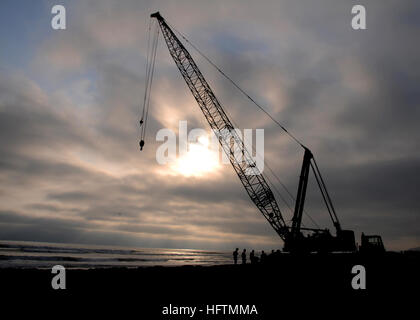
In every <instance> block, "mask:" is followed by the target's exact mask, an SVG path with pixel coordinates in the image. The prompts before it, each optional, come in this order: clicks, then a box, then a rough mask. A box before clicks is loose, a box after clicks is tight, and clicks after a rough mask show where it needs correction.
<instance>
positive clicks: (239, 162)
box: [151, 12, 289, 241]
mask: <svg viewBox="0 0 420 320" xmlns="http://www.w3.org/2000/svg"><path fill="white" fill-rule="evenodd" d="M151 17H152V18H156V19H157V21H158V22H159V26H160V28H161V30H162V34H163V37H164V39H165V42H166V44H167V46H168V49H169V52H170V54H171V56H172V58H173V60H174V61H175V64H176V65H177V67H178V69H179V71H180V72H181V74H182V76H183V78H184V80H185V82H186V83H187V85H188V87H189V88H190V90H191V93H192V94H193V96H194V98H195V100H196V101H197V103H198V105H199V107H200V109H201V111H202V112H203V114H204V116H205V118H206V120H207V122H208V123H209V125H210V127H211V129H212V130H213V132H214V133H215V134H216V136H217V137H218V140H219V143H220V145H221V147H222V149H223V150H224V152H225V153H226V155H227V156H228V158H229V161H230V163H231V164H232V166H233V169H234V170H235V172H236V174H237V175H238V177H239V179H240V180H241V183H242V185H243V186H244V188H245V190H246V192H247V193H248V195H249V197H250V198H251V200H252V202H254V204H255V205H256V206H257V208H258V209H259V210H260V212H261V213H262V214H263V216H264V217H265V218H266V219H267V220H268V222H269V223H270V225H271V226H272V227H273V228H274V230H275V231H276V232H277V234H278V235H279V236H280V237H281V238H282V239H283V240H284V241H286V239H287V238H288V234H289V230H288V227H287V225H286V223H285V221H284V220H283V217H282V214H281V211H280V208H279V206H278V204H277V201H276V199H275V197H274V194H273V192H272V191H271V189H270V187H269V185H268V183H267V181H266V179H265V178H264V175H263V174H262V172H259V171H258V170H256V168H255V162H254V160H253V158H252V157H251V154H250V153H249V152H248V150H247V149H246V148H245V146H244V143H243V141H242V139H241V137H240V136H239V134H238V133H237V132H236V130H235V128H234V127H233V125H232V123H231V121H230V120H229V118H228V116H227V115H226V113H225V111H224V110H223V108H222V106H221V105H220V102H219V101H218V100H217V98H216V96H215V95H214V93H213V91H212V89H211V88H210V86H209V84H208V83H207V81H206V80H205V79H204V77H203V75H202V73H201V71H200V70H199V69H198V67H197V65H196V64H195V62H194V60H193V58H192V57H191V55H190V53H189V52H188V51H187V49H186V48H185V47H184V45H183V44H182V43H181V42H180V40H179V39H178V38H177V37H176V35H175V34H174V32H173V31H172V29H171V28H170V27H169V26H168V24H167V23H166V22H165V20H164V19H163V17H162V16H161V15H160V13H159V12H156V13H153V14H152V15H151ZM238 155H241V158H240V159H239V158H238ZM249 172H253V173H254V174H249Z"/></svg>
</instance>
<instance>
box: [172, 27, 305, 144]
mask: <svg viewBox="0 0 420 320" xmlns="http://www.w3.org/2000/svg"><path fill="white" fill-rule="evenodd" d="M166 22H167V23H168V25H170V26H171V28H172V29H173V30H174V31H175V32H176V33H178V34H179V35H180V36H181V37H182V38H183V39H184V40H185V41H186V42H187V43H188V44H189V45H190V46H191V47H192V48H193V49H194V50H195V51H196V52H197V53H198V54H199V55H201V56H202V57H203V58H204V59H205V60H206V61H207V62H208V63H209V64H210V65H211V66H213V67H214V68H215V69H216V70H217V71H218V72H219V73H220V74H221V75H222V76H223V77H225V78H226V79H227V80H228V81H229V82H230V83H232V84H233V85H234V86H235V87H236V89H238V90H239V91H240V92H241V93H242V94H243V95H244V96H245V97H246V98H247V99H249V100H250V101H251V102H252V103H253V104H254V105H255V106H257V107H258V108H259V109H260V110H261V111H262V112H264V113H265V114H266V115H267V116H268V117H269V118H270V119H271V120H272V121H273V122H274V123H275V124H277V125H278V126H279V127H280V128H281V129H282V130H283V131H284V132H285V133H286V134H287V135H288V136H289V137H290V138H292V139H293V140H294V141H295V142H296V143H297V144H299V145H300V146H301V147H303V148H305V146H304V145H303V143H302V142H301V141H299V139H297V138H296V137H295V136H294V135H293V134H291V133H290V132H289V131H288V130H287V129H286V128H285V127H284V126H283V125H282V124H281V123H280V122H279V121H277V120H276V119H275V118H274V117H273V116H272V115H271V114H270V113H269V112H268V111H266V110H265V109H264V108H263V107H262V106H261V105H260V104H258V102H256V101H255V100H254V99H253V98H252V97H251V96H250V95H249V94H248V93H246V92H245V90H244V89H242V88H241V87H240V86H239V85H238V84H237V83H236V82H235V81H234V80H233V79H232V78H231V77H229V76H228V75H227V74H226V73H225V72H224V71H223V70H222V69H220V68H219V67H218V66H217V65H216V64H215V63H214V62H213V61H212V60H210V58H209V57H207V56H206V55H205V54H204V53H203V52H202V51H201V50H200V49H198V48H197V47H196V46H195V45H194V44H193V43H192V42H191V41H189V40H188V39H187V37H186V36H185V35H184V34H182V33H181V32H180V31H178V30H177V29H175V28H174V27H173V26H172V25H171V24H170V23H169V22H168V21H166Z"/></svg>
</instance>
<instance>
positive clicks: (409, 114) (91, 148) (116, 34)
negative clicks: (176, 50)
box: [0, 0, 420, 250]
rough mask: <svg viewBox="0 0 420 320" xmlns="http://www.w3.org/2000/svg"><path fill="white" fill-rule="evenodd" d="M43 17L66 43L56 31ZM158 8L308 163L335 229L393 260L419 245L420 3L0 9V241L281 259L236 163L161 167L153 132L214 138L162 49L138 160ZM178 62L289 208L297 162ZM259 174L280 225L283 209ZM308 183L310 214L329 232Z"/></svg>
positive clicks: (239, 106) (266, 1) (199, 157)
mask: <svg viewBox="0 0 420 320" xmlns="http://www.w3.org/2000/svg"><path fill="white" fill-rule="evenodd" d="M55 4H61V5H64V6H65V8H66V30H53V29H52V28H51V19H52V17H53V15H52V14H51V8H52V7H53V6H54V5H55ZM354 4H363V5H365V7H366V11H367V29H366V30H358V31H356V30H353V29H352V28H351V19H352V15H351V8H352V6H353V5H354ZM155 11H160V12H161V14H162V16H163V17H164V18H165V19H167V21H169V23H170V24H171V25H173V26H175V27H176V29H177V30H179V31H181V32H182V33H184V34H185V35H187V37H188V38H189V39H190V40H191V41H192V42H193V43H194V44H195V45H196V46H197V47H199V48H200V50H201V51H203V52H204V53H205V54H206V55H207V56H209V57H210V58H211V59H212V60H213V61H214V62H215V63H216V64H217V65H218V66H219V67H220V68H221V69H222V70H224V71H225V72H226V73H227V74H228V75H229V76H230V77H231V78H232V79H234V80H235V81H236V82H237V83H238V84H239V85H240V86H241V87H242V88H244V89H245V91H246V92H248V93H249V94H250V95H251V96H252V97H253V98H255V100H256V101H258V102H259V103H260V104H261V105H263V106H264V107H265V108H266V110H267V111H269V112H270V113H271V114H272V115H273V117H274V118H275V119H277V120H278V121H280V122H281V123H282V124H283V125H284V126H285V127H286V128H288V129H289V130H290V132H292V133H293V134H294V135H295V136H296V137H298V138H299V139H300V140H301V141H303V142H304V144H305V145H307V146H308V147H309V148H310V149H311V150H312V152H313V153H314V155H315V158H316V160H317V163H318V165H319V167H320V170H321V172H322V173H323V176H324V178H325V180H326V184H327V186H328V189H329V191H330V194H331V197H332V200H333V202H334V204H335V207H336V211H337V214H338V217H339V219H340V222H341V225H342V227H343V229H351V230H355V232H356V236H357V238H359V237H360V233H361V232H364V233H366V234H380V235H381V236H382V238H383V241H384V243H385V246H386V248H388V249H391V250H403V249H408V248H414V247H420V227H419V213H420V204H419V201H418V194H419V193H418V181H419V179H420V161H419V160H420V150H419V148H418V140H419V139H418V138H419V135H420V126H419V125H418V120H419V119H420V90H419V86H418V83H419V80H420V79H419V78H420V70H419V66H420V44H419V42H418V35H419V31H420V4H418V2H417V3H416V1H370V0H364V1H359V2H354V1H333V0H331V1H321V0H312V1H295V0H293V1H292V0H287V1H278V0H262V1H246V0H242V1H231V0H215V1H197V0H195V1H193V0H188V1H187V0H177V1H159V0H155V1H129V0H122V1H116V0H114V1H111V0H104V1H102V0H101V1H98V0H96V1H95V0H92V1H60V2H59V3H58V2H56V1H22V0H17V1H8V0H6V1H1V3H0V39H1V46H0V71H1V72H0V239H1V240H27V241H48V242H63V243H84V244H100V245H118V246H133V247H160V248H197V249H221V250H228V249H229V250H230V249H231V248H235V247H247V248H254V249H267V250H269V249H274V248H279V247H281V246H282V242H281V240H280V238H279V237H278V236H277V235H276V233H275V232H274V230H273V229H272V228H271V227H270V225H269V224H268V223H267V222H266V220H265V219H264V218H263V216H262V215H261V214H260V213H259V212H258V210H257V208H256V207H255V206H254V205H253V203H252V202H251V200H250V199H248V196H247V194H246V192H245V190H244V189H243V188H242V185H241V183H240V181H239V179H238V178H237V176H236V175H235V173H234V171H233V169H232V168H231V167H230V165H229V164H220V163H216V164H215V163H211V162H209V161H208V159H209V157H208V155H209V154H208V153H207V151H206V150H204V149H202V148H203V146H202V145H201V146H200V145H196V146H195V147H197V148H198V149H197V148H195V147H194V146H191V150H193V149H194V148H195V149H194V150H195V153H191V154H190V157H189V158H182V157H179V158H178V159H177V162H176V163H175V164H167V165H160V164H158V163H157V161H156V150H157V148H158V147H159V146H160V145H161V142H158V141H156V133H157V132H158V130H160V129H162V128H169V129H172V130H174V131H175V132H178V123H179V121H180V120H186V121H188V129H189V130H191V129H193V128H203V129H205V130H206V131H207V132H209V126H208V124H207V123H206V121H205V118H204V116H203V115H202V114H201V111H200V109H199V108H198V106H197V105H196V103H195V101H194V99H193V97H192V95H191V93H190V92H189V90H188V88H187V86H186V85H185V83H184V81H183V79H182V77H181V76H180V74H179V71H178V70H177V68H176V66H175V64H174V62H173V61H172V59H171V57H170V55H169V52H168V50H167V48H166V45H165V43H164V41H163V38H162V37H160V39H159V44H158V49H157V57H156V67H155V74H154V80H153V89H152V94H151V106H150V118H149V121H148V130H147V136H146V145H145V148H144V150H143V151H142V152H140V151H139V148H138V142H139V129H138V120H139V115H140V112H141V107H142V99H143V93H144V86H145V78H146V70H145V67H146V51H147V30H148V25H149V19H150V18H149V16H150V14H151V13H153V12H155ZM187 49H189V50H190V47H188V46H187ZM190 52H191V54H192V55H193V57H194V59H196V62H197V64H198V66H199V67H200V69H201V70H202V72H203V74H204V76H205V77H206V79H207V80H208V81H209V83H210V85H211V87H212V88H213V89H214V92H215V94H216V96H217V97H218V98H219V100H220V101H221V103H222V105H223V107H224V108H225V109H226V111H227V112H228V114H229V115H230V116H231V118H232V119H233V120H234V122H235V123H236V124H237V125H238V126H239V128H240V129H244V128H250V129H257V128H258V129H264V136H265V152H264V158H265V160H266V161H267V164H268V165H269V167H270V168H271V169H272V171H273V172H275V174H276V175H277V176H278V177H279V178H280V181H281V182H282V183H283V184H284V185H286V186H287V188H288V190H290V191H291V192H292V193H293V194H295V193H296V190H297V183H298V179H299V171H300V166H301V161H302V157H303V151H302V149H301V148H300V147H298V146H297V145H296V144H295V143H294V142H293V141H291V140H290V138H288V137H287V136H286V135H285V134H284V133H283V132H282V131H281V130H280V129H279V127H278V126H276V125H275V124H274V123H273V122H272V121H271V120H270V119H268V118H267V117H266V116H265V115H264V114H263V113H262V112H261V111H258V109H256V108H255V106H254V105H253V104H252V103H250V102H249V101H248V100H247V99H245V98H244V97H243V96H242V95H241V94H240V93H239V92H238V91H237V90H236V89H235V88H234V87H233V86H232V85H231V84H230V83H229V82H228V81H226V79H224V78H223V77H222V76H220V74H218V73H217V71H216V70H215V69H214V68H212V67H211V66H210V65H209V64H208V63H207V62H206V61H205V60H204V59H203V58H202V57H200V56H199V55H197V54H196V52H195V51H193V50H190ZM200 148H201V149H200ZM194 150H193V151H194ZM264 173H265V174H266V175H267V176H268V177H269V178H270V180H271V181H272V182H273V184H274V186H275V188H276V189H278V190H279V191H280V193H281V194H282V196H284V198H285V199H286V200H287V201H286V203H284V202H283V201H282V200H281V199H280V198H278V199H277V200H278V202H279V205H280V208H281V210H282V212H283V213H284V217H285V219H286V221H290V218H291V212H290V209H289V208H288V206H293V203H292V200H291V199H290V198H288V195H287V193H286V192H285V190H284V189H282V186H281V185H280V183H279V181H277V180H276V179H274V177H273V176H272V175H271V172H270V171H269V170H268V168H267V167H266V168H265V171H264ZM314 184H315V183H314V181H313V177H311V178H310V185H309V190H308V196H307V203H306V211H307V213H308V215H310V216H311V217H312V218H313V219H314V220H315V221H316V222H317V224H318V225H319V226H321V227H323V228H324V227H328V228H330V229H332V226H331V222H330V221H329V218H328V214H327V213H326V211H325V208H324V206H323V204H322V201H321V198H320V195H319V192H317V190H316V186H315V185H314ZM304 223H305V225H306V226H308V227H313V225H311V223H312V222H311V220H310V219H308V217H306V216H305V217H304Z"/></svg>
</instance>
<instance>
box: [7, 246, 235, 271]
mask: <svg viewBox="0 0 420 320" xmlns="http://www.w3.org/2000/svg"><path fill="white" fill-rule="evenodd" d="M231 255H232V253H230V252H218V251H205V250H195V249H149V248H126V247H114V246H96V245H80V244H62V243H48V242H27V241H0V268H41V269H43V268H52V266H54V265H63V266H64V267H65V268H73V269H74V268H76V269H87V268H115V267H133V268H135V267H143V266H181V265H223V264H231V263H232V257H231Z"/></svg>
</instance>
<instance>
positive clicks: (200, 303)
mask: <svg viewBox="0 0 420 320" xmlns="http://www.w3.org/2000/svg"><path fill="white" fill-rule="evenodd" d="M354 265H363V266H364V267H365V269H366V290H354V289H353V288H352V286H351V281H352V278H353V277H354V274H352V273H351V270H352V267H353V266H354ZM419 272H420V255H419V254H415V253H412V254H407V253H406V254H396V253H388V254H386V255H384V256H377V257H369V258H366V257H363V256H359V255H344V254H343V255H334V256H318V255H314V256H310V257H292V256H286V255H283V256H282V257H280V259H279V260H278V261H277V263H273V264H270V265H249V264H248V265H236V266H235V265H225V266H209V267H205V266H182V267H142V268H134V269H127V268H112V269H89V270H80V269H68V270H66V287H67V288H66V290H53V289H52V287H51V279H52V278H53V276H54V275H53V274H52V273H51V270H48V269H46V270H36V269H0V280H1V288H2V291H3V292H7V293H8V297H9V299H13V297H16V296H19V299H24V298H22V297H23V296H28V297H31V298H33V299H35V298H36V299H40V300H43V301H47V302H48V301H50V302H51V301H54V303H57V302H58V303H66V305H67V306H72V305H73V306H75V305H76V306H77V305H80V304H88V305H90V306H91V307H93V306H94V308H96V309H98V311H104V310H107V308H112V307H116V308H117V306H119V307H118V308H119V309H118V310H120V311H121V312H124V311H127V312H128V311H129V310H131V311H133V310H134V311H136V310H137V311H136V312H138V314H139V319H140V318H141V317H140V315H146V314H147V315H149V316H148V318H147V319H187V318H188V316H186V317H185V316H184V317H181V316H179V315H178V316H172V317H168V316H165V315H163V314H162V310H163V308H164V307H165V306H169V305H172V306H191V305H195V306H197V307H198V308H204V309H205V308H206V306H207V305H215V304H221V305H224V304H230V305H236V304H240V305H255V306H256V307H257V310H258V312H259V314H258V316H259V317H254V316H253V315H248V316H246V317H245V316H243V317H239V316H238V315H234V316H233V315H229V316H228V317H227V316H225V317H224V319H248V318H249V319H251V318H252V319H254V318H255V319H273V317H274V315H278V313H279V310H280V309H281V308H286V309H289V308H291V307H292V306H295V305H296V304H297V305H299V306H301V307H302V310H300V311H302V312H304V311H305V308H303V306H306V305H307V304H308V303H309V304H310V303H311V302H314V301H318V299H322V300H324V301H325V304H326V305H325V306H324V305H319V308H321V310H322V308H324V307H327V305H328V304H330V303H331V301H332V299H334V300H336V299H339V300H342V301H343V302H344V303H345V304H348V305H349V306H353V307H354V306H356V305H357V303H359V304H360V303H369V304H370V305H371V304H372V302H371V301H373V300H372V299H373V298H379V297H381V299H382V297H385V298H393V297H395V298H397V297H402V296H403V295H404V294H407V295H408V294H409V293H410V292H417V290H418V286H419ZM349 297H350V298H351V299H352V300H348V299H349ZM378 300H380V299H378ZM3 301H4V300H3ZM6 301H7V300H6ZM354 303H356V305H355V304H354ZM150 315H151V316H150ZM215 317H216V318H215ZM195 318H196V319H202V318H203V316H202V317H201V318H200V317H198V315H196V316H195ZM210 318H212V319H221V318H220V317H219V316H215V315H213V316H211V317H210ZM275 318H277V317H275ZM203 319H204V318H203Z"/></svg>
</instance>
